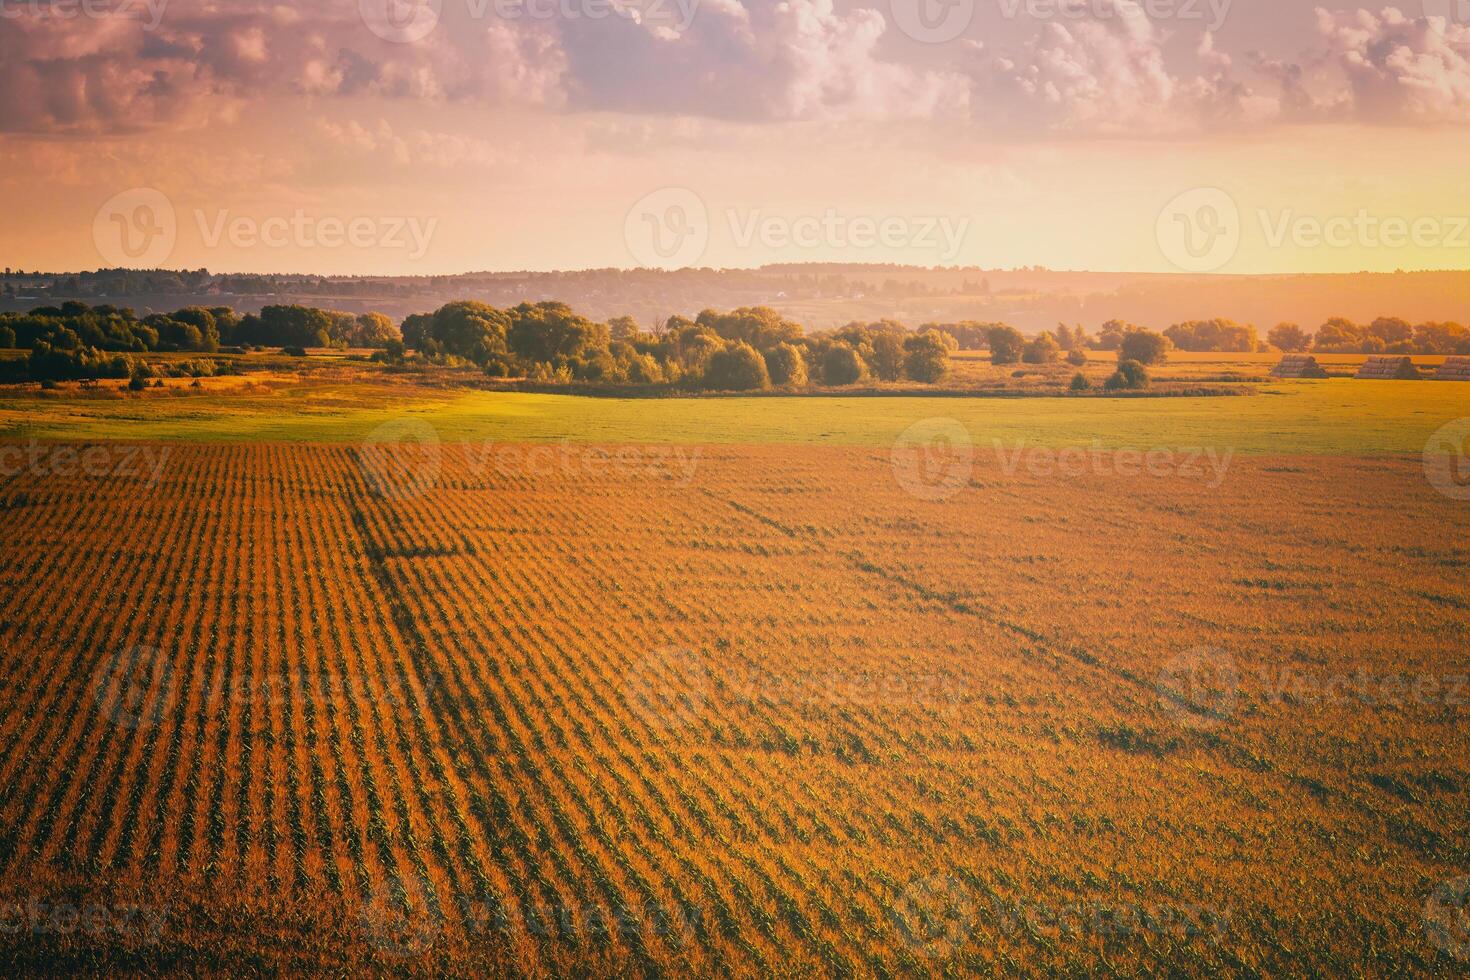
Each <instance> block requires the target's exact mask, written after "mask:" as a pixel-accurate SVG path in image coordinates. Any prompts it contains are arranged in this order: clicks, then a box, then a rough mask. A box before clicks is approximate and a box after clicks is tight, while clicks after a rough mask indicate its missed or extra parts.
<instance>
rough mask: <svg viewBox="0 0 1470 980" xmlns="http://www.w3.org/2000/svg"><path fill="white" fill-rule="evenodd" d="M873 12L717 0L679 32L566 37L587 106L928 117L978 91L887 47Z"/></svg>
mask: <svg viewBox="0 0 1470 980" xmlns="http://www.w3.org/2000/svg"><path fill="white" fill-rule="evenodd" d="M886 30H887V22H886V20H885V19H884V17H883V15H882V14H881V13H879V12H878V11H877V10H873V9H871V8H854V9H852V10H851V11H849V12H847V13H838V12H837V11H836V9H835V8H834V6H833V3H832V0H781V2H775V0H750V2H747V3H744V4H742V3H740V2H738V0H705V2H704V3H701V4H700V6H699V9H698V14H697V16H695V17H693V18H691V19H690V22H689V24H688V26H687V28H686V29H685V30H683V31H682V32H680V33H677V34H673V33H671V32H670V31H668V30H667V29H661V28H658V27H650V26H649V25H645V24H641V23H638V22H636V21H633V20H631V19H626V18H614V19H605V20H600V21H585V20H584V21H570V22H567V23H566V24H565V25H563V28H562V43H563V47H564V50H565V51H566V54H567V58H568V63H569V66H570V68H571V74H572V77H573V92H572V98H573V104H575V105H577V106H578V107H582V108H589V109H600V110H618V111H625V112H658V113H678V114H688V115H701V116H711V117H715V118H723V119H746V120H793V119H801V120H812V119H818V120H820V119H847V118H857V119H881V118H892V117H908V118H914V117H919V118H928V117H931V116H934V115H937V114H943V113H946V112H957V111H959V110H961V109H962V108H963V107H964V105H965V103H966V101H967V99H968V86H967V84H966V81H965V79H964V78H963V77H962V76H961V75H960V74H958V73H956V72H944V71H936V70H931V69H928V68H924V67H922V66H916V65H909V64H899V63H897V62H892V61H887V60H884V59H882V58H880V57H878V55H877V47H878V43H879V40H880V38H881V37H882V36H883V34H884V32H885V31H886Z"/></svg>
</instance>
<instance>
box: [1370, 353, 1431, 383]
mask: <svg viewBox="0 0 1470 980" xmlns="http://www.w3.org/2000/svg"><path fill="white" fill-rule="evenodd" d="M1358 377H1360V378H1372V379H1374V380H1376V381H1412V380H1414V379H1416V378H1418V377H1419V369H1418V368H1416V367H1414V359H1413V358H1412V357H1409V356H1407V355H1398V354H1390V355H1385V354H1375V355H1373V356H1372V357H1370V358H1368V360H1367V361H1365V362H1364V364H1363V366H1362V367H1360V368H1358Z"/></svg>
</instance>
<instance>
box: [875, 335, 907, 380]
mask: <svg viewBox="0 0 1470 980" xmlns="http://www.w3.org/2000/svg"><path fill="white" fill-rule="evenodd" d="M869 344H870V346H871V348H872V355H871V356H870V357H869V359H868V364H869V366H870V367H871V368H872V369H873V374H874V376H876V377H877V378H878V380H879V381H897V380H899V379H900V378H902V377H903V372H904V341H903V340H902V339H900V337H899V335H898V334H896V333H892V332H889V331H884V332H882V333H877V334H874V335H873V339H872V340H871V341H869Z"/></svg>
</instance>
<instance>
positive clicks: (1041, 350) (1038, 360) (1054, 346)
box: [1021, 333, 1062, 364]
mask: <svg viewBox="0 0 1470 980" xmlns="http://www.w3.org/2000/svg"><path fill="white" fill-rule="evenodd" d="M1061 355H1062V347H1061V345H1060V344H1058V343H1057V342H1056V339H1055V338H1054V337H1052V335H1051V334H1049V333H1044V334H1042V335H1040V336H1039V337H1037V338H1036V339H1035V340H1032V341H1031V342H1030V343H1028V344H1027V345H1026V346H1025V348H1023V349H1022V351H1021V360H1022V361H1023V362H1024V363H1026V364H1055V363H1056V362H1057V360H1058V358H1060V357H1061Z"/></svg>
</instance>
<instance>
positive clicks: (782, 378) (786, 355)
mask: <svg viewBox="0 0 1470 980" xmlns="http://www.w3.org/2000/svg"><path fill="white" fill-rule="evenodd" d="M766 371H767V372H768V373H769V374H770V376H771V384H773V385H779V386H782V387H786V386H791V387H800V386H802V385H804V384H806V383H807V373H806V358H805V357H802V356H801V351H800V350H798V349H797V348H795V347H793V346H792V345H791V344H777V345H776V346H775V347H772V348H771V349H770V350H768V351H766Z"/></svg>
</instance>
